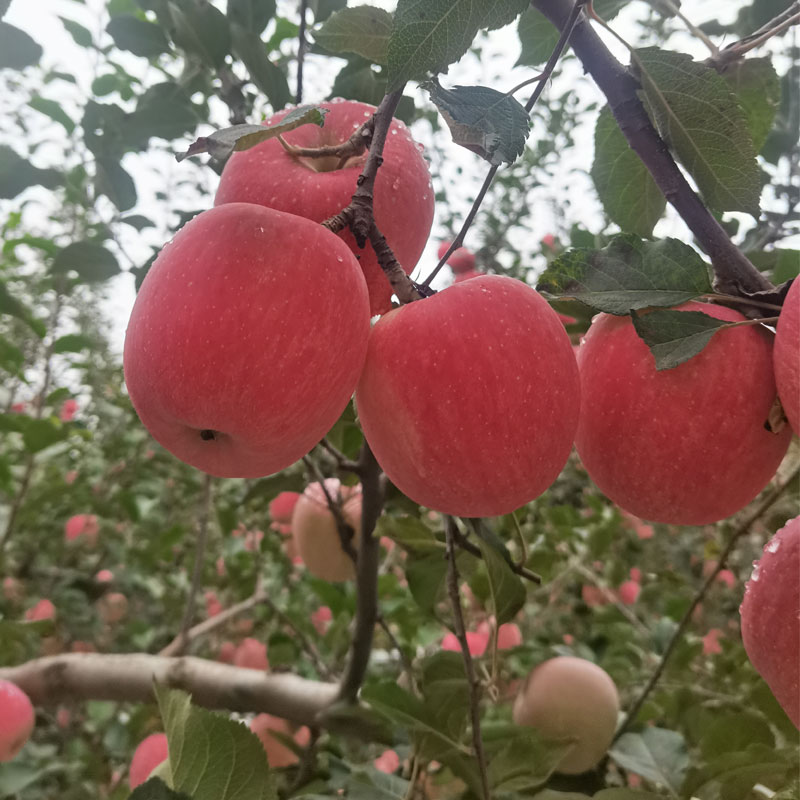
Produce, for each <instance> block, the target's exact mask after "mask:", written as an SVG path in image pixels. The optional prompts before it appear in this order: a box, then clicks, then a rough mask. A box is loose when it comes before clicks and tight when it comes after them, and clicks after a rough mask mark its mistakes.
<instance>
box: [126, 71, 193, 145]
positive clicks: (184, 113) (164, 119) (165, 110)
mask: <svg viewBox="0 0 800 800" xmlns="http://www.w3.org/2000/svg"><path fill="white" fill-rule="evenodd" d="M198 122H199V119H198V116H197V111H196V110H195V107H194V105H193V104H192V101H191V99H190V98H189V95H188V94H187V92H186V90H185V89H183V88H182V87H181V86H178V84H177V83H171V82H165V83H157V84H155V85H154V86H151V87H150V88H149V89H148V90H147V91H146V92H145V93H144V94H143V95H142V96H141V97H140V98H139V101H138V103H137V104H136V110H135V111H134V112H133V114H131V116H130V117H129V119H128V122H127V125H126V129H125V135H126V137H129V139H130V141H131V142H139V143H142V142H143V143H146V142H147V140H148V138H149V137H151V136H157V137H158V138H159V139H167V140H171V139H177V138H178V137H179V136H183V135H184V134H185V133H190V132H192V131H194V129H195V128H196V127H197V123H198Z"/></svg>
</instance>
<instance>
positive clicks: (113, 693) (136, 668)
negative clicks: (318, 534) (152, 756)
mask: <svg viewBox="0 0 800 800" xmlns="http://www.w3.org/2000/svg"><path fill="white" fill-rule="evenodd" d="M0 679H4V680H8V681H11V682H12V683H16V684H17V685H18V686H19V687H20V688H21V689H22V690H23V691H24V692H26V693H27V695H28V696H29V697H30V698H31V701H32V702H33V703H34V705H42V706H54V705H58V704H59V703H62V702H64V701H67V700H69V701H76V700H113V701H118V702H131V703H152V702H155V697H154V695H153V681H156V682H158V683H159V684H163V685H165V686H169V687H172V688H175V689H183V690H184V691H186V692H189V693H190V694H191V695H192V700H193V702H194V703H196V704H197V705H199V706H204V707H206V708H215V709H226V710H228V711H241V712H246V711H252V712H266V713H269V714H274V715H275V716H278V717H283V718H284V719H288V720H291V721H292V722H296V723H298V724H301V725H314V724H315V722H316V720H317V715H318V714H320V713H321V712H322V711H324V710H325V709H326V708H327V707H328V706H329V705H330V704H331V703H332V702H333V701H334V700H335V699H336V695H337V692H338V687H337V686H336V684H334V683H323V682H320V681H310V680H306V679H305V678H299V677H297V676H296V675H290V674H288V673H274V674H273V673H269V672H261V671H260V670H255V669H246V668H244V667H232V666H230V665H228V664H221V663H219V662H217V661H208V660H206V659H202V658H194V657H192V656H181V657H179V658H165V657H163V656H151V655H145V654H143V653H123V654H114V655H105V654H99V653H70V654H68V655H59V656H50V657H47V658H37V659H34V660H33V661H28V662H27V663H25V664H21V665H20V666H17V667H3V668H0Z"/></svg>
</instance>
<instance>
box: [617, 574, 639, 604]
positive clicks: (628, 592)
mask: <svg viewBox="0 0 800 800" xmlns="http://www.w3.org/2000/svg"><path fill="white" fill-rule="evenodd" d="M641 590H642V587H641V586H639V584H638V583H637V582H636V581H634V580H629V581H625V582H624V583H623V584H622V585H621V586H620V587H619V589H618V590H617V594H618V596H619V601H620V602H621V603H624V604H625V605H626V606H632V605H633V604H634V603H635V602H636V601H637V600H638V599H639V592H641Z"/></svg>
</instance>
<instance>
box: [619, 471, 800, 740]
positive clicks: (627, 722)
mask: <svg viewBox="0 0 800 800" xmlns="http://www.w3.org/2000/svg"><path fill="white" fill-rule="evenodd" d="M798 475H800V467H798V468H797V469H795V470H794V471H793V472H792V474H791V475H790V476H789V477H788V478H787V479H786V480H785V481H784V482H783V483H780V484H778V485H777V486H775V487H773V489H772V490H771V491H770V492H769V493H768V494H767V496H766V497H765V498H764V499H763V500H762V501H761V502H760V503H759V504H758V505H757V506H756V508H755V509H754V510H753V511H752V513H750V514H748V515H747V517H745V519H744V520H743V521H742V522H741V523H740V524H739V525H738V526H737V528H736V529H735V530H734V532H733V533H732V534H731V536H730V539H728V543H727V544H726V545H725V547H724V548H723V549H722V552H721V553H720V555H719V559H718V561H717V565H716V567H715V568H714V569H713V570H712V571H711V572H710V573H709V575H708V576H707V577H706V580H705V582H704V583H703V585H702V586H701V587H700V589H699V590H698V591H697V593H696V594H695V596H694V598H693V599H692V602H691V604H690V605H689V608H687V609H686V611H685V612H684V615H683V616H682V617H681V620H680V622H679V623H678V627H677V628H675V631H674V632H673V634H672V637H671V638H670V640H669V643H668V644H667V646H666V648H665V650H664V653H663V655H662V656H661V660H660V661H659V663H658V666H657V667H656V668H655V670H654V672H653V674H652V675H651V676H650V678H649V680H648V681H647V683H646V684H645V687H644V689H642V691H641V693H640V694H639V696H638V697H637V698H636V700H635V701H634V703H633V705H632V706H631V708H630V710H629V711H628V713H627V714H626V715H625V719H624V721H623V723H622V725H620V726H619V729H618V730H617V732H616V734H615V736H614V741H616V740H617V739H618V738H619V737H620V736H622V734H623V733H625V731H626V730H628V728H630V726H631V725H632V724H633V723H634V722H635V721H636V715H637V714H638V713H639V711H640V710H641V708H642V706H643V705H644V702H645V700H646V699H647V698H648V696H649V695H650V692H652V691H653V689H654V688H655V686H656V684H657V683H658V681H659V679H660V678H661V676H662V674H663V673H664V670H665V669H666V666H667V662H668V661H669V659H670V657H671V656H672V653H673V651H674V650H675V647H676V646H677V644H678V642H679V641H680V640H681V637H682V636H683V634H684V632H685V631H686V629H687V628H688V627H689V623H690V622H691V619H692V614H693V613H694V610H695V609H696V608H697V606H698V605H699V604H700V603H701V602H702V601H703V598H704V597H705V596H706V594H707V592H708V590H709V588H710V587H711V586H712V585H713V583H714V581H715V580H716V579H717V575H719V573H720V572H721V571H722V569H723V567H724V566H725V563H726V561H727V559H728V556H729V555H730V554H731V552H732V551H733V548H734V547H735V546H736V544H737V542H738V541H739V539H741V538H742V536H744V534H746V533H747V532H748V531H749V530H750V527H751V526H752V525H753V523H754V522H755V521H756V520H757V519H758V518H759V517H760V516H761V515H762V514H763V513H764V512H765V511H767V510H768V509H769V508H770V506H771V505H772V504H773V503H774V502H775V501H776V500H777V499H778V498H779V497H780V496H781V495H782V494H783V493H784V491H786V489H787V488H788V487H789V486H790V485H791V484H792V482H793V481H795V480H796V479H797V476H798Z"/></svg>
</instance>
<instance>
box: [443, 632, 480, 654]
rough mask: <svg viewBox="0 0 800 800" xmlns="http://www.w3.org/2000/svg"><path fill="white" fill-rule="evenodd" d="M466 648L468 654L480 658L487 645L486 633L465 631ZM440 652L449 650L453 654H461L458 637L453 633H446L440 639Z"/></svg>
mask: <svg viewBox="0 0 800 800" xmlns="http://www.w3.org/2000/svg"><path fill="white" fill-rule="evenodd" d="M466 635H467V647H468V648H469V654H470V655H471V656H475V657H477V658H480V656H482V655H483V654H484V653H485V652H486V647H487V645H488V644H489V634H488V632H486V631H467V634H466ZM441 649H442V650H449V651H451V652H453V653H460V652H461V645H460V644H459V641H458V637H457V636H456V635H455V634H454V633H446V634H445V635H444V638H443V639H442V644H441Z"/></svg>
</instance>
